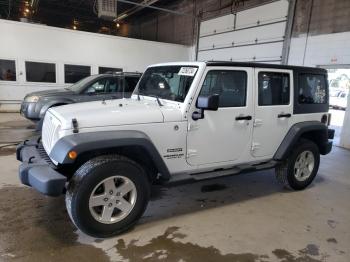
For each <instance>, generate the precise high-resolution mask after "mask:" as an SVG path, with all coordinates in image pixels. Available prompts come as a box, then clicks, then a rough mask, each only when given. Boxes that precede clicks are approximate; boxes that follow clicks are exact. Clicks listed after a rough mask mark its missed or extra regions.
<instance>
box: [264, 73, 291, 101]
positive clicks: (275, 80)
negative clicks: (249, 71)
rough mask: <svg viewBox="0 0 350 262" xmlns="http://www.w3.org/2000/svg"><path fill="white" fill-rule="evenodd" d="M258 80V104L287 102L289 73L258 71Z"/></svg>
mask: <svg viewBox="0 0 350 262" xmlns="http://www.w3.org/2000/svg"><path fill="white" fill-rule="evenodd" d="M258 81H259V106H275V105H288V104H289V99H290V98H289V96H290V81H289V74H286V73H277V72H259V75H258Z"/></svg>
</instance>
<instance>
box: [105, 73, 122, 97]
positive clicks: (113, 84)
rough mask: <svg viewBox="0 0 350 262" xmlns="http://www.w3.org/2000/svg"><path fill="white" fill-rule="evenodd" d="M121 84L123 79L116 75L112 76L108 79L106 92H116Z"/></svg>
mask: <svg viewBox="0 0 350 262" xmlns="http://www.w3.org/2000/svg"><path fill="white" fill-rule="evenodd" d="M120 86H121V79H119V78H116V77H111V78H108V79H107V85H106V90H107V91H106V92H107V93H116V92H119V87H120Z"/></svg>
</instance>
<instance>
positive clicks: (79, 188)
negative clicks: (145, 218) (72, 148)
mask: <svg viewBox="0 0 350 262" xmlns="http://www.w3.org/2000/svg"><path fill="white" fill-rule="evenodd" d="M116 175H118V176H124V177H127V178H128V179H130V180H131V181H132V182H133V183H134V186H135V188H136V192H137V197H136V201H135V204H134V206H133V208H132V210H131V212H130V213H129V214H128V215H127V216H126V217H125V218H123V219H122V220H120V221H118V222H115V223H112V224H104V223H101V222H99V221H97V219H95V218H94V217H93V215H92V213H91V212H90V209H89V199H90V195H91V193H92V192H93V190H94V189H95V187H96V186H97V185H98V184H99V183H100V182H101V181H103V180H104V179H107V178H109V177H113V176H116ZM149 197H150V182H149V180H148V178H147V174H146V172H145V171H144V169H143V168H142V167H141V166H140V165H139V164H137V163H136V162H134V161H132V160H130V159H128V158H126V157H123V156H119V155H104V156H99V157H96V158H93V159H91V160H89V161H87V162H86V163H85V164H83V165H82V166H81V167H80V168H79V169H78V170H77V171H76V172H75V174H74V176H73V177H72V179H71V180H70V182H69V185H68V188H67V193H66V207H67V211H68V214H69V216H70V218H71V220H72V221H73V223H74V224H75V225H76V227H78V228H79V229H80V230H81V231H82V232H84V233H86V234H88V235H90V236H93V237H111V236H114V235H118V234H120V233H122V232H124V231H126V230H128V229H130V228H131V227H132V226H133V225H134V224H135V223H136V222H137V221H138V219H139V218H140V217H141V216H142V214H143V212H144V211H145V209H146V207H147V204H148V201H149Z"/></svg>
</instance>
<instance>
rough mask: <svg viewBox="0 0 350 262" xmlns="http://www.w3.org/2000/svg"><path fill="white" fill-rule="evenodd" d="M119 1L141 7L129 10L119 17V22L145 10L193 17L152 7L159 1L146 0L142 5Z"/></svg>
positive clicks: (126, 0)
mask: <svg viewBox="0 0 350 262" xmlns="http://www.w3.org/2000/svg"><path fill="white" fill-rule="evenodd" d="M117 1H118V2H121V3H125V4H130V5H135V6H138V7H139V8H132V9H133V10H132V9H129V10H127V11H125V12H123V13H122V14H121V15H119V16H118V17H117V18H116V20H117V21H120V20H122V19H124V18H126V17H128V16H130V15H132V14H134V13H136V12H138V11H141V10H142V9H144V8H150V9H154V10H158V11H162V12H166V13H171V14H174V15H181V16H193V15H192V14H186V13H181V12H178V11H174V10H170V9H166V8H161V7H156V6H152V5H153V4H154V3H156V2H158V1H159V0H148V1H147V0H145V1H142V2H141V3H136V2H132V1H129V0H117Z"/></svg>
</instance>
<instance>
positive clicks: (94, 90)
mask: <svg viewBox="0 0 350 262" xmlns="http://www.w3.org/2000/svg"><path fill="white" fill-rule="evenodd" d="M106 82H107V79H106V78H103V79H99V80H97V81H96V82H94V83H93V84H90V86H89V87H87V88H86V89H85V92H84V93H85V94H101V93H104V92H105V87H106Z"/></svg>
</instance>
